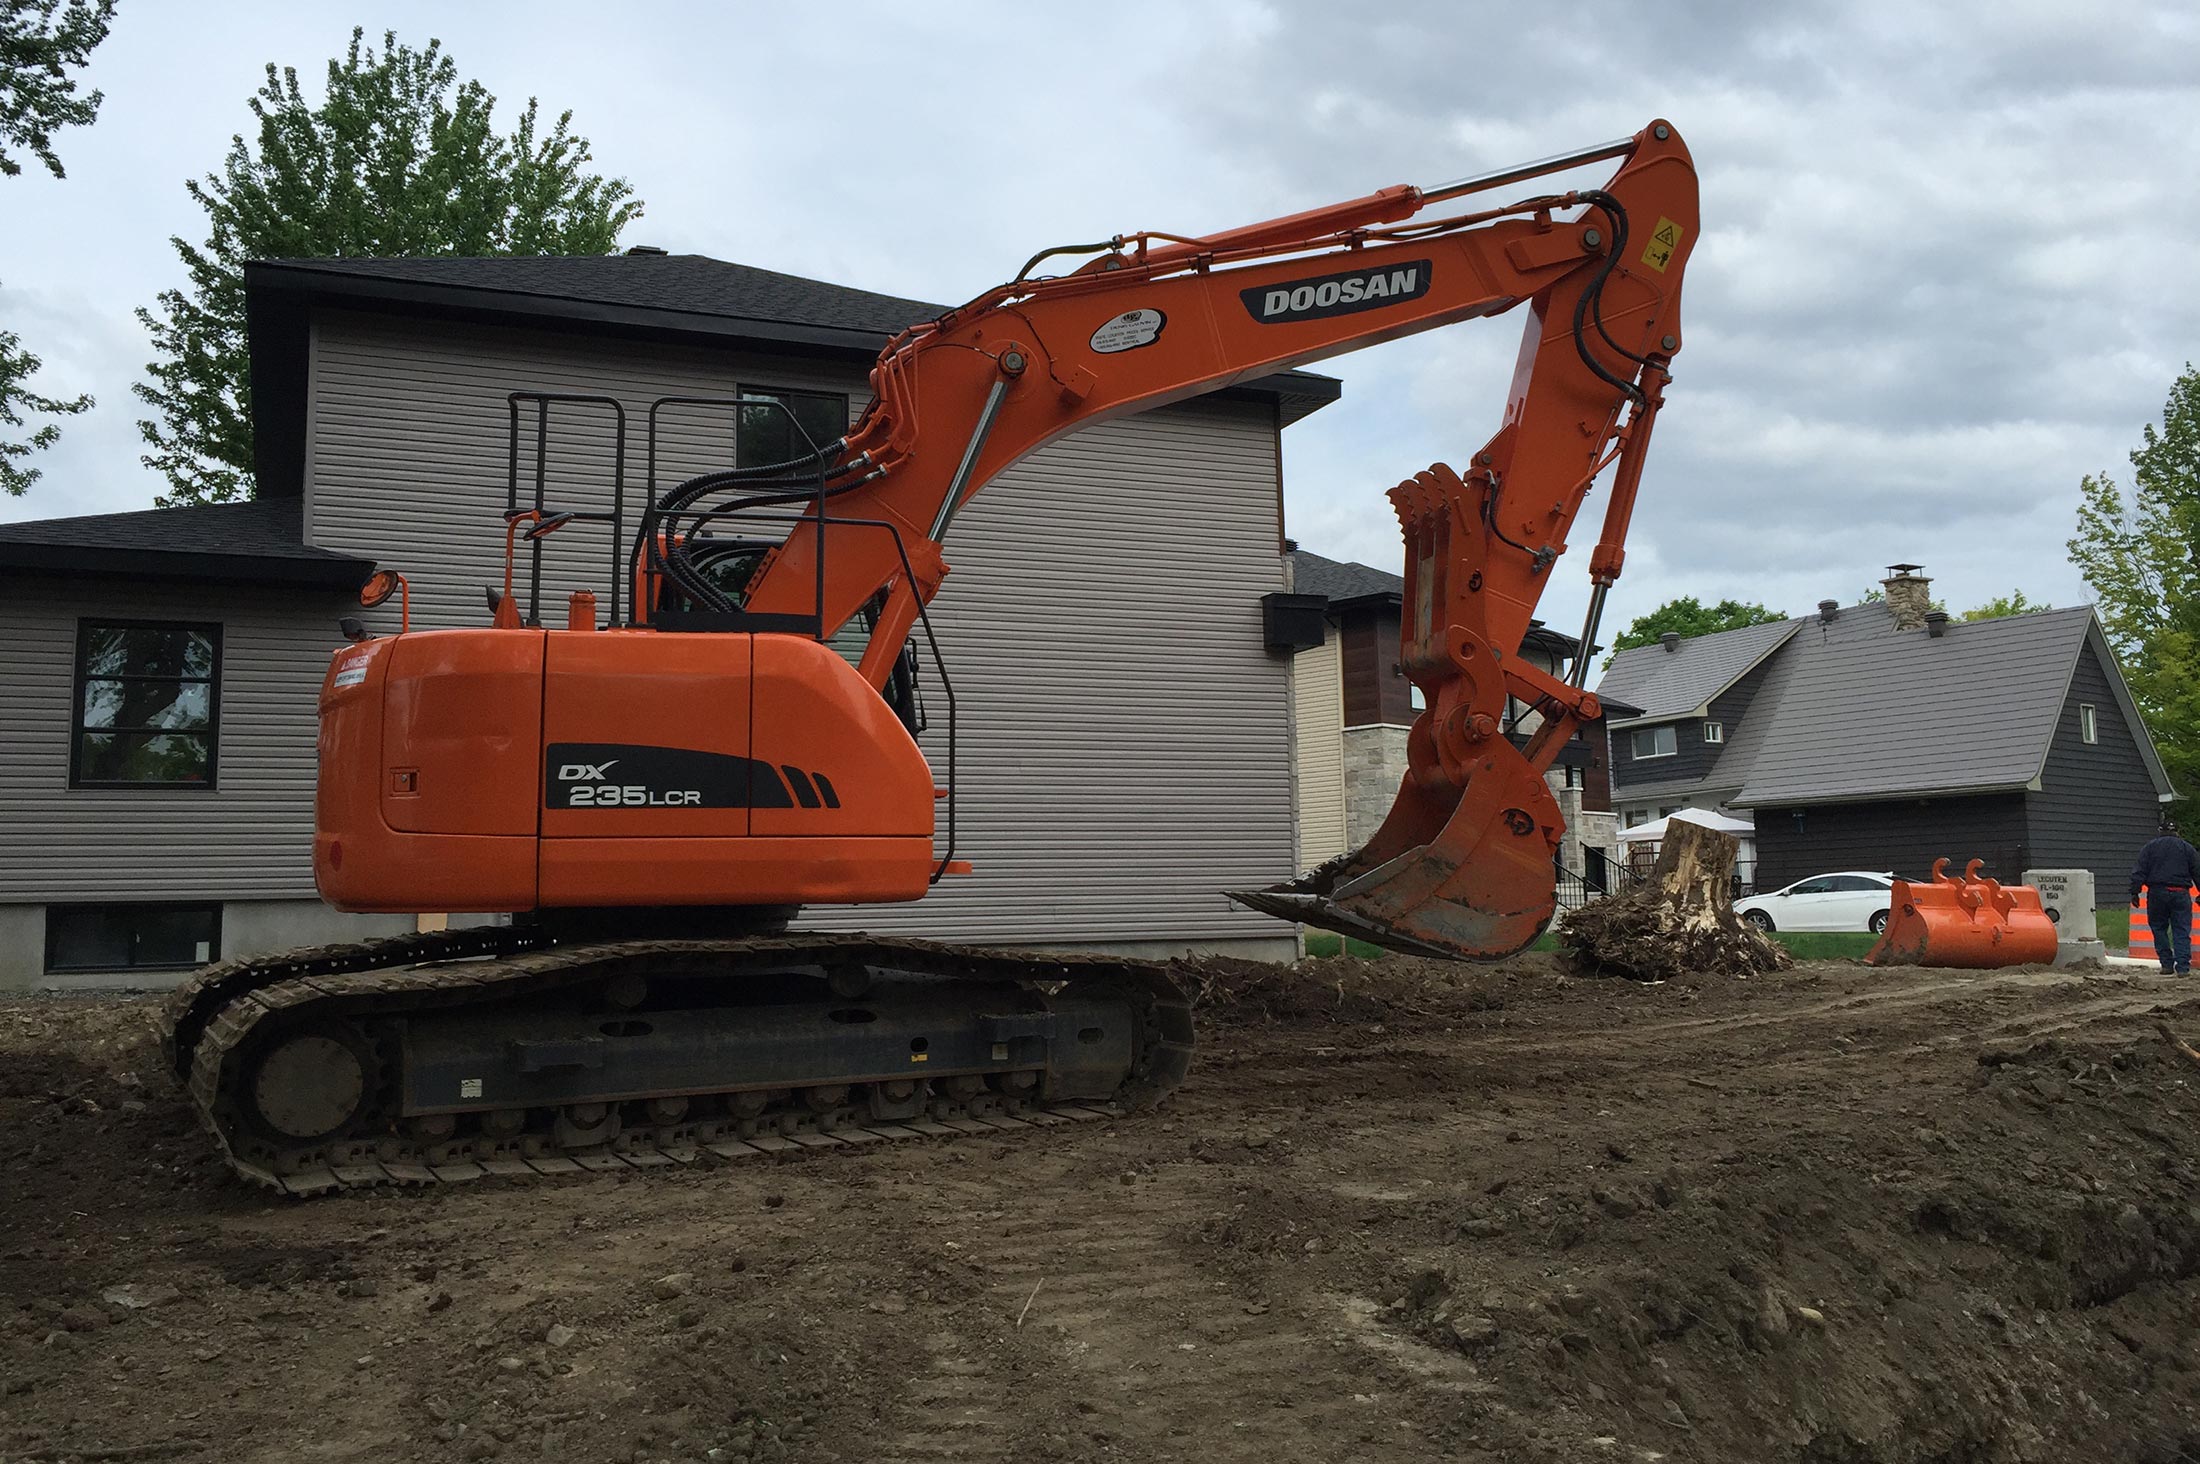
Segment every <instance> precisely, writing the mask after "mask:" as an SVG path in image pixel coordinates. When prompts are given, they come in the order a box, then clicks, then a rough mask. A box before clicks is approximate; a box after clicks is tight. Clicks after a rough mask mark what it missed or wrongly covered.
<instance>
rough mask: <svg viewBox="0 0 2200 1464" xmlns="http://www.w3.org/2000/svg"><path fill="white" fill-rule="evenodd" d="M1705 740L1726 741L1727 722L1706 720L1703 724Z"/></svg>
mask: <svg viewBox="0 0 2200 1464" xmlns="http://www.w3.org/2000/svg"><path fill="white" fill-rule="evenodd" d="M1703 740H1704V741H1706V742H1724V741H1726V723H1724V722H1706V723H1704V724H1703Z"/></svg>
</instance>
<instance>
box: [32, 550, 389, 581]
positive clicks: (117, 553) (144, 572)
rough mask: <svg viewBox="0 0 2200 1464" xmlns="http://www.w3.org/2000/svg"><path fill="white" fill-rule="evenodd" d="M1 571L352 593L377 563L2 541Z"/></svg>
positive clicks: (341, 558) (337, 558)
mask: <svg viewBox="0 0 2200 1464" xmlns="http://www.w3.org/2000/svg"><path fill="white" fill-rule="evenodd" d="M0 569H11V570H17V571H20V572H22V573H26V574H53V575H68V576H85V575H89V576H96V577H100V578H109V577H120V578H128V579H159V580H186V581H192V582H196V583H201V584H207V583H211V584H259V585H281V586H285V587H291V588H299V589H320V590H333V591H338V592H342V593H350V592H352V591H356V590H357V589H358V588H359V586H360V585H361V584H363V583H365V582H366V578H367V576H368V575H370V574H372V573H374V561H373V560H371V559H350V558H344V557H339V556H333V555H332V556H330V557H329V558H326V559H298V558H288V557H284V556H280V555H259V554H222V553H207V552H203V551H198V550H174V549H116V548H103V547H99V546H95V545H83V544H32V543H20V542H17V543H0Z"/></svg>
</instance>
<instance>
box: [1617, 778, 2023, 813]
mask: <svg viewBox="0 0 2200 1464" xmlns="http://www.w3.org/2000/svg"><path fill="white" fill-rule="evenodd" d="M2032 789H2033V782H2032V780H2031V779H2030V778H2029V777H2026V778H2008V779H2002V780H1999V781H1996V782H1992V783H1971V784H1961V785H1952V786H1949V787H1941V788H1901V789H1897V790H1895V791H1892V792H1880V793H1837V794H1818V793H1780V792H1773V793H1759V794H1752V793H1751V792H1750V791H1749V790H1748V789H1747V788H1744V789H1742V791H1741V792H1740V793H1738V794H1736V795H1735V796H1734V797H1733V798H1732V799H1730V800H1728V801H1729V802H1730V803H1731V804H1732V805H1733V806H1734V807H1736V808H1822V807H1828V806H1831V805H1833V804H1837V803H1839V804H1849V803H1914V802H1916V801H1918V800H1920V799H1925V798H1976V797H1980V796H1982V795H1984V794H1988V793H2025V792H2030V791H2032ZM1614 796H1617V795H1616V793H1615V795H1614Z"/></svg>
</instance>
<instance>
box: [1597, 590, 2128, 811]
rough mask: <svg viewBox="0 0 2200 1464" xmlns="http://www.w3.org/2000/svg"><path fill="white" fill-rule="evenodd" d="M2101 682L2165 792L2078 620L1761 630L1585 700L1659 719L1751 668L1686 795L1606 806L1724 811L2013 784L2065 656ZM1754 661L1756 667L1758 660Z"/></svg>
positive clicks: (1694, 649)
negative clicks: (1617, 702)
mask: <svg viewBox="0 0 2200 1464" xmlns="http://www.w3.org/2000/svg"><path fill="white" fill-rule="evenodd" d="M2087 644H2091V645H2092V647H2093V649H2094V654H2095V656H2096V657H2097V658H2098V659H2099V661H2100V662H2101V665H2102V668H2103V669H2104V670H2105V671H2106V672H2107V673H2108V677H2109V685H2110V689H2111V691H2112V693H2113V694H2114V696H2115V697H2116V700H2117V702H2118V704H2119V706H2120V707H2121V709H2122V710H2123V713H2124V717H2125V720H2126V721H2127V722H2128V723H2129V724H2130V725H2131V727H2132V728H2133V729H2134V732H2135V734H2136V735H2137V736H2138V737H2139V754H2140V759H2141V761H2143V762H2144V763H2145V764H2146V767H2147V773H2148V776H2149V777H2151V778H2152V779H2153V780H2154V783H2155V786H2156V788H2157V789H2158V790H2160V791H2162V792H2165V793H2166V792H2168V791H2169V782H2168V779H2167V776H2166V775H2165V774H2164V772H2163V770H2162V766H2161V762H2160V759H2159V758H2158V757H2157V756H2156V754H2155V751H2154V746H2153V743H2152V741H2151V739H2149V738H2148V737H2147V736H2146V734H2145V731H2144V727H2143V724H2142V723H2141V722H2140V720H2139V716H2138V711H2137V708H2136V707H2134V706H2132V705H2131V700H2130V692H2129V691H2128V690H2127V689H2126V688H2125V686H2124V682H2123V676H2122V674H2121V672H2120V671H2119V670H2118V669H2117V666H2116V659H2115V657H2114V655H2113V654H2111V653H2110V651H2109V648H2108V644H2107V641H2106V640H2105V639H2104V638H2103V637H2102V635H2101V630H2100V625H2099V622H2098V621H2097V620H2096V619H2095V617H2094V614H2093V610H2092V607H2090V606H2085V605H2081V606H2078V607H2076V608H2075V609H2069V610H2047V611H2040V612H2037V613H2034V614H2029V615H2010V616H2004V617H2002V618H2000V619H1996V620H1981V621H1974V622H1969V623H1965V622H1961V621H1957V622H1953V623H1951V624H1949V625H1948V626H1947V628H1946V633H1945V634H1944V635H1941V636H1938V637H1936V636H1932V635H1928V634H1927V633H1926V632H1925V631H1923V630H1896V629H1895V628H1894V621H1893V617H1892V615H1891V613H1890V612H1889V611H1888V609H1887V607H1886V606H1885V605H1884V604H1876V603H1875V604H1865V605H1850V606H1847V607H1844V608H1843V609H1841V611H1840V612H1839V613H1838V615H1837V616H1836V617H1835V618H1834V619H1833V620H1831V621H1825V620H1820V619H1816V618H1812V619H1803V620H1784V621H1776V622H1773V623H1771V624H1768V625H1753V626H1746V627H1743V628H1742V629H1739V630H1728V631H1720V632H1718V633H1717V634H1715V635H1707V636H1696V637H1693V638H1691V639H1688V640H1684V641H1682V642H1681V645H1680V649H1679V650H1677V651H1673V652H1668V651H1666V650H1665V649H1664V648H1663V647H1662V646H1654V645H1653V646H1642V647H1638V648H1636V649H1634V650H1628V651H1622V652H1620V653H1619V655H1618V656H1617V657H1615V658H1614V659H1613V662H1612V670H1611V671H1610V672H1609V673H1607V674H1606V676H1605V679H1604V682H1603V683H1602V684H1601V685H1600V686H1599V687H1598V694H1599V695H1602V694H1604V691H1605V689H1606V688H1607V687H1610V688H1612V689H1614V690H1615V691H1617V692H1618V693H1619V694H1621V695H1623V696H1627V697H1632V698H1633V699H1634V700H1635V701H1637V702H1638V703H1639V704H1641V705H1642V706H1643V707H1644V708H1645V711H1644V713H1643V716H1644V718H1645V719H1646V720H1664V719H1668V718H1671V717H1675V716H1680V715H1685V714H1687V713H1688V712H1691V711H1694V710H1695V709H1697V708H1699V707H1701V706H1703V705H1704V704H1706V703H1708V702H1709V701H1710V699H1711V698H1712V697H1714V696H1717V695H1718V694H1719V693H1720V692H1722V691H1724V690H1725V689H1726V688H1727V687H1729V686H1732V685H1733V684H1734V683H1735V682H1736V681H1739V680H1740V679H1741V678H1742V676H1744V675H1745V674H1747V673H1748V672H1749V671H1750V670H1751V669H1753V668H1754V667H1755V666H1757V665H1758V664H1759V663H1766V664H1767V670H1766V673H1765V678H1764V683H1763V685H1762V686H1760V687H1759V688H1758V690H1757V693H1756V695H1755V697H1754V698H1753V699H1752V700H1751V702H1750V706H1749V710H1748V711H1747V712H1746V713H1745V714H1744V715H1743V717H1742V720H1741V723H1740V725H1739V726H1738V727H1735V728H1733V729H1730V730H1729V732H1728V735H1727V740H1726V742H1725V744H1724V745H1723V746H1722V747H1721V748H1720V750H1719V756H1718V760H1717V761H1716V762H1715V763H1714V764H1713V765H1712V766H1711V768H1710V770H1709V771H1708V772H1706V773H1705V774H1704V775H1703V776H1702V777H1701V778H1698V779H1695V780H1693V781H1690V782H1667V783H1656V784H1639V785H1628V786H1625V787H1622V788H1619V789H1617V790H1615V795H1616V796H1619V797H1623V798H1627V799H1630V800H1633V799H1640V798H1651V797H1667V798H1670V797H1700V798H1713V797H1715V798H1717V799H1718V800H1719V801H1721V802H1724V803H1727V804H1729V805H1731V806H1733V807H1737V808H1776V807H1785V806H1789V805H1802V804H1817V803H1842V802H1869V801H1872V800H1875V799H1882V798H1924V797H1941V796H1955V795H1960V794H1970V793H1983V792H1990V791H1996V790H2007V789H2020V788H2024V787H2027V786H2029V785H2030V784H2031V782H2032V781H2033V780H2034V779H2035V778H2037V777H2038V776H2039V774H2040V771H2041V768H2042V767H2043V766H2044V763H2045V760H2046V757H2047V753H2048V748H2049V746H2050V744H2051V743H2052V742H2053V740H2054V736H2055V728H2056V725H2057V719H2058V717H2059V716H2060V714H2061V710H2062V706H2063V703H2064V701H2065V700H2066V698H2067V696H2068V693H2069V687H2070V678H2071V675H2072V673H2073V672H2074V671H2075V669H2076V666H2077V662H2078V655H2079V652H2080V650H2081V649H2082V648H2083V647H2084V646H2086V645H2087ZM1768 658H1769V659H1768Z"/></svg>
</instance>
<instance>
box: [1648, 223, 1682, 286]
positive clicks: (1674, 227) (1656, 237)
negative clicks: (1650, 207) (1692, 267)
mask: <svg viewBox="0 0 2200 1464" xmlns="http://www.w3.org/2000/svg"><path fill="white" fill-rule="evenodd" d="M1680 247H1681V226H1680V225H1679V224H1676V223H1674V222H1673V221H1672V220H1671V219H1667V218H1661V219H1659V220H1658V226H1657V227H1656V228H1655V229H1652V230H1651V231H1650V245H1649V247H1648V248H1646V249H1644V250H1643V251H1642V262H1643V263H1644V264H1647V265H1649V266H1650V267H1651V268H1652V269H1654V270H1656V271H1657V272H1658V273H1659V274H1664V273H1665V267H1666V266H1667V265H1669V264H1671V263H1672V262H1673V251H1674V250H1676V249H1678V248H1680Z"/></svg>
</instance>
